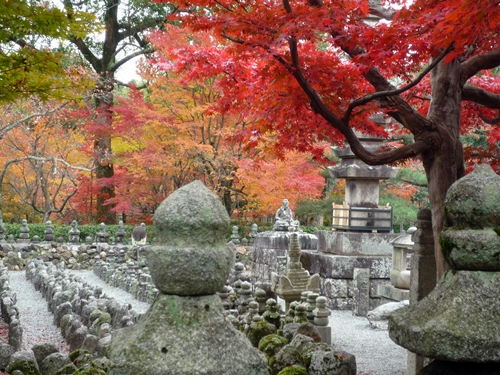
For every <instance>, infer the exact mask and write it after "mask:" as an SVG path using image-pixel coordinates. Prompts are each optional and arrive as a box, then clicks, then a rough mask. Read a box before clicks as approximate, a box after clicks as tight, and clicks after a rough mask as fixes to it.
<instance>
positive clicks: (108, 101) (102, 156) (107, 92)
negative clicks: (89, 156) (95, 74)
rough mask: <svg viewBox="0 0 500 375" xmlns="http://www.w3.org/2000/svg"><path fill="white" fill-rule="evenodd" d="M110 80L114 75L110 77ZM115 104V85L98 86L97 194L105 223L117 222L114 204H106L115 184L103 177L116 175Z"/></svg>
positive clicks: (112, 193) (100, 215)
mask: <svg viewBox="0 0 500 375" xmlns="http://www.w3.org/2000/svg"><path fill="white" fill-rule="evenodd" d="M108 79H109V80H111V79H112V77H108ZM112 104H113V85H112V84H111V83H110V84H106V83H104V84H103V85H102V86H100V87H98V88H96V107H97V116H98V118H97V119H96V121H97V123H98V124H99V125H100V127H101V132H100V134H99V136H98V138H97V139H96V140H95V142H94V157H95V164H96V178H97V181H98V183H99V184H100V185H101V187H100V189H99V194H98V195H97V199H96V204H97V220H98V221H99V222H103V223H105V224H116V214H115V213H114V212H112V208H113V205H110V204H108V205H107V204H105V203H106V200H107V199H109V198H113V197H114V196H115V189H114V186H113V185H111V184H106V183H105V181H103V180H102V179H106V178H111V177H113V175H114V168H113V163H112V150H111V128H112V126H111V125H112V113H111V110H110V109H111V106H112Z"/></svg>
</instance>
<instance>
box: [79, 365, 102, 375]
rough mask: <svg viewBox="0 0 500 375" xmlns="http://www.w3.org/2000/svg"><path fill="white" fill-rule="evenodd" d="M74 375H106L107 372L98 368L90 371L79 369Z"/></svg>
mask: <svg viewBox="0 0 500 375" xmlns="http://www.w3.org/2000/svg"><path fill="white" fill-rule="evenodd" d="M73 375H106V372H104V371H103V370H100V369H98V368H96V367H92V368H90V369H78V370H76V371H75V372H74V373H73Z"/></svg>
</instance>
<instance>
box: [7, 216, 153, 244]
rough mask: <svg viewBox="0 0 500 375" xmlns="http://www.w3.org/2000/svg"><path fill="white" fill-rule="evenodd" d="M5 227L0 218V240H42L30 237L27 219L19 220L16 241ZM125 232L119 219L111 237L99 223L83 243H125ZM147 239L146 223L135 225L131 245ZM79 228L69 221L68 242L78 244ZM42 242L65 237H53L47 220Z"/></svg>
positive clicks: (18, 241) (49, 222)
mask: <svg viewBox="0 0 500 375" xmlns="http://www.w3.org/2000/svg"><path fill="white" fill-rule="evenodd" d="M5 233H6V228H5V226H4V224H3V220H1V219H0V242H8V243H20V244H22V243H40V242H42V241H41V239H40V237H39V236H33V238H31V237H30V228H29V227H28V221H27V220H26V219H23V220H22V221H21V228H20V229H19V238H18V239H17V241H16V240H15V239H14V235H12V234H10V235H9V236H8V237H7V238H5ZM126 235H127V233H126V232H125V228H124V223H123V221H120V222H119V223H118V230H117V231H116V233H115V237H113V238H111V236H110V234H109V233H108V232H107V231H106V224H104V223H101V224H100V227H99V231H98V232H97V233H96V236H95V238H92V237H90V236H88V237H87V238H86V239H85V243H87V244H92V243H94V242H97V243H109V242H112V243H114V244H125V237H126ZM146 240H147V232H146V224H144V223H142V224H141V225H139V226H137V227H135V228H134V229H133V231H132V236H131V243H132V245H133V246H136V245H137V246H139V245H145V244H146ZM80 241H81V239H80V230H79V229H78V223H77V222H76V220H73V221H72V222H71V229H70V230H69V232H68V243H70V244H75V245H78V244H80ZM43 242H59V243H64V242H65V239H64V238H63V237H59V238H57V239H56V238H55V233H54V228H53V227H52V222H51V221H50V220H48V221H47V222H45V231H44V237H43Z"/></svg>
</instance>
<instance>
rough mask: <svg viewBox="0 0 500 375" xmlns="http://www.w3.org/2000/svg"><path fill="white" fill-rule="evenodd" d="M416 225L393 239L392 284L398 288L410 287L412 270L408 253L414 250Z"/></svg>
mask: <svg viewBox="0 0 500 375" xmlns="http://www.w3.org/2000/svg"><path fill="white" fill-rule="evenodd" d="M416 230H417V228H415V227H410V228H408V232H407V233H405V234H403V235H401V236H399V237H398V238H396V239H395V240H394V241H392V269H391V274H390V279H391V284H392V285H394V286H395V287H396V288H401V289H410V270H409V269H408V268H409V267H408V255H409V253H410V252H411V251H412V250H413V241H412V240H411V236H412V234H413V233H414V232H415V231H416Z"/></svg>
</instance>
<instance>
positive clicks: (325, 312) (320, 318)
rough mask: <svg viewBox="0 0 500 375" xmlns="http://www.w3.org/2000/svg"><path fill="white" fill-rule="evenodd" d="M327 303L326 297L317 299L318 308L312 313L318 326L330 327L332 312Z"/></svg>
mask: <svg viewBox="0 0 500 375" xmlns="http://www.w3.org/2000/svg"><path fill="white" fill-rule="evenodd" d="M326 301H327V300H326V297H323V296H319V297H318V298H316V308H315V309H314V310H313V312H312V313H313V315H314V325H316V326H320V327H326V326H328V319H329V317H330V313H331V311H330V310H329V309H328V308H327V307H326Z"/></svg>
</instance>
